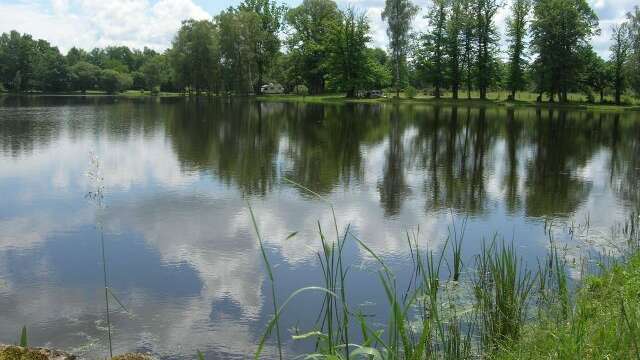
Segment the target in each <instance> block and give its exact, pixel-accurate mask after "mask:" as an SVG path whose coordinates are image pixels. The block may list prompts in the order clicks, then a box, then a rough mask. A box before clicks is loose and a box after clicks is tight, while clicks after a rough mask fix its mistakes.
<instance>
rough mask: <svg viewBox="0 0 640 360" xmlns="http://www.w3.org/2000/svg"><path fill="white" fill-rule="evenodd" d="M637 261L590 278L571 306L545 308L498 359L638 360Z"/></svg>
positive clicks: (639, 307)
mask: <svg viewBox="0 0 640 360" xmlns="http://www.w3.org/2000/svg"><path fill="white" fill-rule="evenodd" d="M639 327H640V255H638V254H636V255H634V256H633V257H631V258H630V259H629V260H628V261H627V262H626V263H624V264H615V265H613V266H612V267H611V268H609V269H606V270H605V271H604V272H603V273H602V274H600V275H597V276H589V277H588V278H587V279H586V280H585V281H584V282H583V283H582V284H581V287H580V288H579V290H578V291H577V293H576V298H575V302H574V304H573V306H572V307H571V308H568V309H562V308H561V307H551V308H546V309H545V311H544V312H542V313H541V314H540V315H539V317H538V318H537V319H536V320H535V321H534V322H533V323H531V324H529V325H528V326H526V327H525V330H524V332H523V336H522V339H521V340H520V341H519V342H518V343H516V344H515V345H514V346H513V347H512V348H510V349H504V350H503V351H502V352H500V353H499V354H498V356H496V358H497V359H514V360H515V359H532V360H533V359H638V358H640V328H639Z"/></svg>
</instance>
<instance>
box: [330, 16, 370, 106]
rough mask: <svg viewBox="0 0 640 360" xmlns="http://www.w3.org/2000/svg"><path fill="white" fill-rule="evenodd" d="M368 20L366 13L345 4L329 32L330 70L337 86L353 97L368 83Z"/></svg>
mask: <svg viewBox="0 0 640 360" xmlns="http://www.w3.org/2000/svg"><path fill="white" fill-rule="evenodd" d="M369 40H370V38H369V23H368V20H367V17H366V16H365V15H364V14H362V13H358V12H356V11H355V10H354V9H353V8H348V9H347V10H345V11H344V12H341V16H340V19H339V21H338V22H336V23H335V24H334V25H333V28H332V29H331V32H330V36H329V63H328V66H329V73H330V76H331V80H332V81H333V83H334V84H335V85H336V87H337V88H338V89H340V90H342V91H344V92H346V93H347V97H355V95H356V91H357V90H358V89H360V88H362V87H363V86H365V85H366V84H367V80H368V75H369V73H370V72H371V68H370V66H371V62H370V60H371V58H370V57H369V56H368V51H367V43H368V42H369Z"/></svg>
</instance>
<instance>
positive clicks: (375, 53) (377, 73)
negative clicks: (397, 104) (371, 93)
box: [366, 48, 393, 89]
mask: <svg viewBox="0 0 640 360" xmlns="http://www.w3.org/2000/svg"><path fill="white" fill-rule="evenodd" d="M366 51H367V59H368V61H369V70H370V73H369V80H368V84H367V87H368V88H372V89H384V88H387V87H389V86H391V85H392V84H393V75H392V66H391V60H390V59H389V56H388V55H387V53H386V52H385V51H384V50H383V49H380V48H374V49H371V48H368V49H367V50H366Z"/></svg>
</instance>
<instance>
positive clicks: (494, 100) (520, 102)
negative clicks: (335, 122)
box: [257, 91, 640, 111]
mask: <svg viewBox="0 0 640 360" xmlns="http://www.w3.org/2000/svg"><path fill="white" fill-rule="evenodd" d="M507 96H508V93H507V92H505V91H495V92H490V93H488V94H487V99H486V100H480V98H479V93H478V92H477V91H474V92H472V93H471V98H470V99H468V98H467V94H466V93H461V94H460V97H459V99H453V98H452V97H451V93H448V92H444V93H443V94H442V97H441V98H440V99H436V98H434V97H433V96H429V95H425V94H424V93H419V94H418V95H416V96H415V97H413V98H408V97H407V95H406V94H405V93H403V92H401V93H400V98H395V94H392V93H387V97H385V98H377V99H349V98H346V97H345V96H344V94H326V95H309V96H299V95H286V94H281V95H262V96H257V99H258V100H260V101H277V102H299V103H310V104H343V103H367V104H379V103H388V102H400V103H429V104H442V105H473V106H480V105H501V106H510V107H522V106H529V107H543V108H578V109H590V110H597V111H620V110H640V100H638V99H636V98H633V97H631V96H625V97H623V102H624V104H625V105H620V106H618V105H613V104H610V103H604V104H600V103H598V102H597V101H596V103H588V102H586V97H585V96H584V95H582V94H569V95H568V98H569V101H568V102H567V103H558V102H555V103H550V102H547V101H543V102H542V103H537V102H536V98H537V96H538V95H537V94H534V93H531V92H520V93H518V94H517V95H516V99H515V101H507ZM605 100H606V101H608V102H611V101H612V99H611V98H610V97H606V98H605Z"/></svg>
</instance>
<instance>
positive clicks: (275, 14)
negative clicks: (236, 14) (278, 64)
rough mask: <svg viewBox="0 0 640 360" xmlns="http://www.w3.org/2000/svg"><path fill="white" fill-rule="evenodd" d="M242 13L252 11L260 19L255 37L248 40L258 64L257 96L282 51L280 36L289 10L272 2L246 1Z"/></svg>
mask: <svg viewBox="0 0 640 360" xmlns="http://www.w3.org/2000/svg"><path fill="white" fill-rule="evenodd" d="M240 11H250V12H253V13H255V14H256V15H257V17H258V27H257V29H255V30H256V31H255V33H254V34H253V36H251V37H249V38H248V39H250V40H251V43H250V44H249V49H250V50H251V52H253V57H254V58H255V63H256V81H255V82H254V85H253V88H254V92H255V93H256V94H257V93H259V92H260V88H261V87H262V85H264V79H265V77H266V76H267V74H268V73H269V72H270V70H271V68H272V66H273V65H274V61H275V59H276V57H277V55H278V52H279V51H280V45H281V44H280V38H279V34H280V31H281V30H282V27H283V24H284V14H285V13H286V11H287V8H286V7H285V6H284V5H278V4H276V2H275V1H272V0H244V2H243V3H242V4H240Z"/></svg>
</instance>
